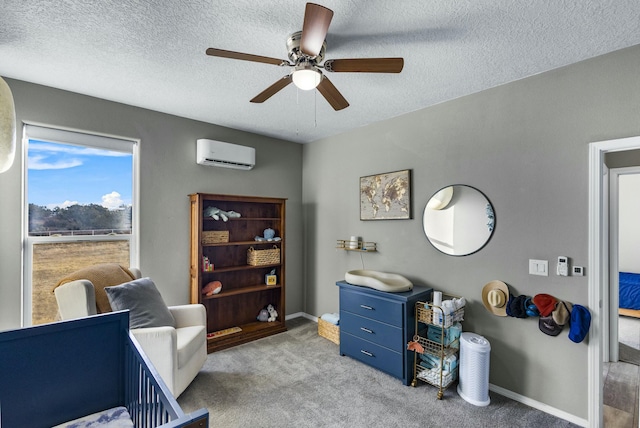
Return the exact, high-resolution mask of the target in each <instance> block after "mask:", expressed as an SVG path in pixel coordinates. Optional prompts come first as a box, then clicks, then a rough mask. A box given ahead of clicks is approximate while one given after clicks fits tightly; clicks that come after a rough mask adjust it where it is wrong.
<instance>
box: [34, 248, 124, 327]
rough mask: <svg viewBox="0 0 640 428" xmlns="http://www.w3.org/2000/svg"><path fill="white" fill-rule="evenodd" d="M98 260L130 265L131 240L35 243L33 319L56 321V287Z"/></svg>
mask: <svg viewBox="0 0 640 428" xmlns="http://www.w3.org/2000/svg"><path fill="white" fill-rule="evenodd" d="M97 263H118V264H121V265H122V266H125V267H129V241H75V242H64V243H63V242H57V243H41V244H34V246H33V273H32V284H33V287H32V294H31V297H32V302H33V304H32V317H31V319H32V322H33V325H36V324H43V323H48V322H52V321H55V319H56V314H57V312H58V305H57V304H56V298H55V296H54V294H53V288H54V287H55V285H56V284H57V283H58V281H59V280H60V279H62V278H64V277H65V276H67V275H68V274H70V273H72V272H74V271H76V270H78V269H81V268H83V267H86V266H89V265H92V264H97Z"/></svg>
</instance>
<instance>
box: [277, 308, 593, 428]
mask: <svg viewBox="0 0 640 428" xmlns="http://www.w3.org/2000/svg"><path fill="white" fill-rule="evenodd" d="M298 317H304V318H306V319H308V320H311V321H313V322H318V317H314V316H313V315H309V314H307V313H305V312H296V313H294V314H290V315H287V316H286V317H285V320H290V319H294V318H298ZM489 391H493V392H495V393H497V394H500V395H503V396H505V397H507V398H509V399H511V400H513V401H517V402H518V403H522V404H524V405H526V406H529V407H533V408H534V409H538V410H540V411H541V412H545V413H548V414H550V415H553V416H555V417H557V418H560V419H564V420H565V421H569V422H571V423H573V424H576V425H579V426H582V427H586V426H588V425H589V421H587V420H586V419H582V418H579V417H577V416H575V415H572V414H570V413H567V412H565V411H564V410H560V409H556V408H555V407H552V406H549V405H548V404H544V403H541V402H539V401H536V400H534V399H532V398H529V397H525V396H524V395H520V394H516V393H515V392H513V391H509V390H508V389H504V388H502V387H500V386H496V385H493V384H491V383H490V384H489Z"/></svg>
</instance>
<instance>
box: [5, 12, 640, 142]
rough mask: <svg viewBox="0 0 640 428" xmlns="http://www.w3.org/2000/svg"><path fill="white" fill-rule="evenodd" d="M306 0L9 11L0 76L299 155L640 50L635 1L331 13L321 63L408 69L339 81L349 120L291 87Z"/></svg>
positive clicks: (338, 76)
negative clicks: (259, 58)
mask: <svg viewBox="0 0 640 428" xmlns="http://www.w3.org/2000/svg"><path fill="white" fill-rule="evenodd" d="M305 3H306V2H305V1H300V0H269V1H264V2H257V1H255V0H234V1H212V0H208V1H207V0H184V1H176V0H157V1H156V0H102V1H86V0H64V1H61V0H2V2H0V75H2V76H5V77H10V78H15V79H19V80H25V81H28V82H34V83H38V84H43V85H48V86H53V87H56V88H61V89H65V90H69V91H73V92H78V93H81V94H87V95H91V96H95V97H99V98H104V99H108V100H112V101H117V102H122V103H126V104H130V105H134V106H139V107H144V108H148V109H152V110H157V111H161V112H165V113H170V114H173V115H177V116H183V117H188V118H192V119H197V120H201V121H204V122H209V123H214V124H218V125H223V126H228V127H231V128H236V129H241V130H246V131H251V132H255V133H258V134H263V135H268V136H273V137H277V138H282V139H286V140H291V141H296V142H300V143H307V142H312V141H315V140H318V139H321V138H324V137H328V136H331V135H335V134H338V133H342V132H345V131H347V130H349V129H353V128H358V127H361V126H364V125H367V124H369V123H373V122H377V121H380V120H384V119H388V118H391V117H395V116H399V115H402V114H404V113H408V112H411V111H415V110H418V109H421V108H424V107H428V106H430V105H434V104H437V103H440V102H443V101H447V100H450V99H454V98H457V97H460V96H463V95H467V94H470V93H474V92H478V91H481V90H483V89H487V88H490V87H494V86H497V85H500V84H503V83H507V82H510V81H514V80H518V79H521V78H523V77H527V76H531V75H533V74H537V73H540V72H544V71H547V70H551V69H554V68H558V67H561V66H564V65H567V64H571V63H574V62H577V61H581V60H584V59H587V58H591V57H594V56H597V55H601V54H604V53H607V52H611V51H614V50H618V49H621V48H625V47H628V46H632V45H636V44H640V1H638V0H617V1H616V0H600V1H587V0H563V1H561V0H529V1H526V2H525V1H513V0H455V1H451V0H431V1H428V2H427V1H424V0H402V1H393V2H392V1H389V0H366V1H365V0H361V1H357V0H323V1H319V2H318V3H320V4H322V5H323V6H326V7H328V8H330V9H332V10H333V11H334V17H333V20H332V22H331V26H330V27H329V33H328V36H327V45H328V47H327V54H326V59H337V58H367V57H395V56H401V57H404V59H405V65H404V70H403V71H402V73H400V74H364V73H333V74H328V77H329V78H330V79H331V81H332V83H333V84H334V85H335V86H336V87H337V88H338V89H339V90H340V92H341V93H342V94H343V96H344V97H345V98H346V99H347V100H348V101H349V103H350V107H348V108H346V109H345V110H342V111H338V112H336V111H334V110H333V109H332V108H331V107H330V106H329V104H328V103H327V102H326V101H325V100H324V98H322V96H321V95H320V94H316V91H309V92H305V91H300V90H298V89H296V88H295V86H294V85H289V86H288V87H286V88H285V89H284V90H282V91H280V92H279V93H277V94H275V95H274V96H273V97H272V98H270V99H269V100H267V101H266V102H265V103H264V104H252V103H249V100H250V99H251V98H253V97H254V96H255V95H257V94H258V93H260V92H261V91H262V90H263V89H265V88H266V87H268V86H269V85H271V84H272V83H274V82H275V81H276V80H278V79H279V78H281V77H282V76H284V75H286V74H287V73H288V71H289V69H288V68H286V67H284V68H283V67H278V66H273V65H268V64H260V63H251V62H246V61H238V60H230V59H224V58H214V57H210V56H207V55H205V50H206V49H207V48H209V47H215V48H220V49H226V50H234V51H239V52H246V53H251V54H255V55H263V56H270V57H275V58H283V59H286V58H287V52H286V46H285V42H286V39H287V37H288V36H289V34H290V33H292V32H294V31H299V30H301V29H302V20H303V16H304V8H305Z"/></svg>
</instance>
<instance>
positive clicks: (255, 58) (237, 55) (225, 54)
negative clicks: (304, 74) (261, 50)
mask: <svg viewBox="0 0 640 428" xmlns="http://www.w3.org/2000/svg"><path fill="white" fill-rule="evenodd" d="M207 55H210V56H219V57H222V58H231V59H241V60H243V61H252V62H262V63H265V64H273V65H289V63H288V62H287V61H285V60H283V59H278V58H270V57H268V56H260V55H251V54H246V53H242V52H234V51H225V50H223V49H215V48H209V49H207Z"/></svg>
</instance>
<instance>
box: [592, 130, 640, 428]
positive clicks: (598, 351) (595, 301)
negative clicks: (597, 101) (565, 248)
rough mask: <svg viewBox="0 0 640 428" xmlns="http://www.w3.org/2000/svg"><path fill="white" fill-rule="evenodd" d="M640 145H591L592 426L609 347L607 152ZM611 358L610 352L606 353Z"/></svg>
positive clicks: (599, 412)
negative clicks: (604, 361) (604, 351)
mask: <svg viewBox="0 0 640 428" xmlns="http://www.w3.org/2000/svg"><path fill="white" fill-rule="evenodd" d="M637 149H640V137H630V138H623V139H618V140H608V141H600V142H595V143H591V144H590V145H589V271H590V274H588V283H589V308H590V309H591V311H592V322H591V330H590V333H589V345H588V346H589V347H588V354H589V355H588V372H589V382H588V421H589V426H590V427H599V426H602V421H603V407H602V406H603V404H602V399H603V376H602V372H603V360H604V357H605V354H604V353H603V350H604V349H606V350H607V351H608V348H609V343H608V340H605V339H607V336H608V328H609V324H610V322H609V312H610V311H609V307H610V302H609V300H610V299H609V297H610V296H609V293H608V290H609V282H610V274H609V271H610V260H609V219H608V216H609V200H608V190H609V187H608V184H607V183H608V181H609V177H608V175H609V170H608V167H607V165H606V164H605V156H606V155H607V154H608V153H617V152H623V151H628V150H637ZM605 291H606V292H605ZM606 357H607V358H608V352H607V353H606Z"/></svg>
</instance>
